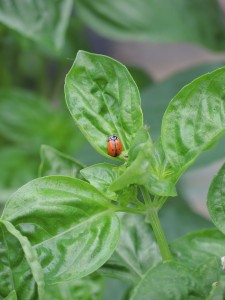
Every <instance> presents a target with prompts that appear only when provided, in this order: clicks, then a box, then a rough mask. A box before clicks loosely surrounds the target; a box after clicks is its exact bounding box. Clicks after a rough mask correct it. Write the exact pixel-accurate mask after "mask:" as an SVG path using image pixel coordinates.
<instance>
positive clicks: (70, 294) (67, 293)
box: [47, 274, 103, 300]
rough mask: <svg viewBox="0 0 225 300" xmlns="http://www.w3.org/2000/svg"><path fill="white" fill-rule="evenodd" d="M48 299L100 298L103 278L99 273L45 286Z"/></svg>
mask: <svg viewBox="0 0 225 300" xmlns="http://www.w3.org/2000/svg"><path fill="white" fill-rule="evenodd" d="M47 289H48V290H47V292H48V296H49V299H54V300H64V299H65V300H66V299H68V300H70V299H71V300H72V299H79V300H102V292H103V278H102V277H101V276H99V275H96V274H95V275H93V276H86V277H84V278H82V279H78V280H73V281H66V282H62V283H58V284H54V285H49V286H47Z"/></svg>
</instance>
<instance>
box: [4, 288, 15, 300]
mask: <svg viewBox="0 0 225 300" xmlns="http://www.w3.org/2000/svg"><path fill="white" fill-rule="evenodd" d="M17 299H18V298H17V296H16V291H15V290H13V291H12V292H11V293H9V294H8V296H7V297H5V298H4V300H17Z"/></svg>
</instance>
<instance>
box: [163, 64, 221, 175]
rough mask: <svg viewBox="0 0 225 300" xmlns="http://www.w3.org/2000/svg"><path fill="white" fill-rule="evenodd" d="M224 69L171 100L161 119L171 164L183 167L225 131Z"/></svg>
mask: <svg viewBox="0 0 225 300" xmlns="http://www.w3.org/2000/svg"><path fill="white" fill-rule="evenodd" d="M224 80H225V68H221V69H218V70H216V71H214V72H212V73H209V74H206V75H203V76H201V77H199V78H198V79H196V80H194V81H193V82H191V83H190V84H189V85H187V86H185V87H184V88H183V89H182V90H181V91H180V92H179V93H178V94H177V95H176V96H175V97H174V98H173V100H172V101H171V102H170V104H169V106H168V108H167V110H166V112H165V114H164V117H163V122H162V145H163V149H164V151H165V154H166V157H167V159H168V160H169V162H170V164H171V165H172V166H173V167H174V168H175V169H177V170H184V169H186V168H187V167H188V166H189V165H190V164H192V163H193V161H194V160H195V159H196V157H197V156H198V155H199V154H201V153H202V152H203V151H204V150H206V149H207V148H209V147H210V146H212V145H214V143H215V141H216V140H217V139H218V138H219V137H220V136H221V135H222V134H223V133H224V131H225V126H224V121H225V114H224V91H225V90H224Z"/></svg>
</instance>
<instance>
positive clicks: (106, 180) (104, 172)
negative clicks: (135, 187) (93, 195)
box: [81, 163, 118, 200]
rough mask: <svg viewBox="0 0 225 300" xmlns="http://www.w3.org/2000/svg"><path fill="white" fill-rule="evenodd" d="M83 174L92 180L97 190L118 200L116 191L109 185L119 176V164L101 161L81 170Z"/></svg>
mask: <svg viewBox="0 0 225 300" xmlns="http://www.w3.org/2000/svg"><path fill="white" fill-rule="evenodd" d="M81 174H82V176H83V177H84V178H85V179H86V180H88V181H89V182H90V184H91V185H93V186H94V187H95V188H96V189H97V190H99V191H100V192H101V193H102V194H103V195H105V196H106V197H108V198H110V199H113V200H117V195H116V193H114V192H112V191H110V189H109V187H110V185H111V184H112V182H113V181H114V180H115V178H117V177H118V166H116V165H111V164H107V163H100V164H96V165H92V166H90V167H87V168H84V169H83V170H81Z"/></svg>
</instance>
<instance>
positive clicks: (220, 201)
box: [207, 164, 225, 233]
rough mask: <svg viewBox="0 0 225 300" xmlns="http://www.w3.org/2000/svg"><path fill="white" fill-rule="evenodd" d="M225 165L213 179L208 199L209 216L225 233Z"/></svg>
mask: <svg viewBox="0 0 225 300" xmlns="http://www.w3.org/2000/svg"><path fill="white" fill-rule="evenodd" d="M224 195H225V164H223V166H222V168H221V169H220V170H219V172H218V174H217V175H216V176H215V178H214V179H213V181H212V183H211V185H210V188H209V192H208V197H207V207H208V210H209V214H210V216H211V218H212V220H213V222H214V223H215V225H216V226H217V227H218V228H219V229H220V230H221V231H222V232H223V233H225V218H224V215H225V204H224Z"/></svg>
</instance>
